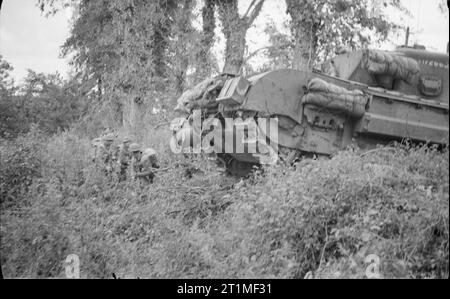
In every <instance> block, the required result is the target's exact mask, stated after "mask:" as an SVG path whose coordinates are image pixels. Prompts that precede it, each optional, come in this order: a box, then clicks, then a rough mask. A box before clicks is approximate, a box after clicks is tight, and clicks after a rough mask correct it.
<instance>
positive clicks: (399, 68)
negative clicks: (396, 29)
mask: <svg viewBox="0 0 450 299" xmlns="http://www.w3.org/2000/svg"><path fill="white" fill-rule="evenodd" d="M361 65H362V67H363V68H365V69H366V70H367V71H368V72H369V73H371V74H373V75H389V76H393V77H394V78H396V79H401V80H403V81H405V82H407V83H409V84H415V83H416V82H417V80H418V78H419V73H420V67H419V64H418V63H417V61H416V60H414V59H412V58H409V57H404V56H401V55H397V54H392V53H388V52H383V51H376V50H365V51H364V53H363V57H362V63H361Z"/></svg>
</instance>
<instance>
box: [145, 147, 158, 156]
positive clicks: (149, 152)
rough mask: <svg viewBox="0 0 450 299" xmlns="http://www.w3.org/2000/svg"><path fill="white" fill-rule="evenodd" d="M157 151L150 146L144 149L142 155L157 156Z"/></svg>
mask: <svg viewBox="0 0 450 299" xmlns="http://www.w3.org/2000/svg"><path fill="white" fill-rule="evenodd" d="M156 154H157V153H156V151H155V150H154V149H152V148H150V147H148V148H146V149H144V150H143V151H142V157H156Z"/></svg>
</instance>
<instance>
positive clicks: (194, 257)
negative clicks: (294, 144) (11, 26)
mask: <svg viewBox="0 0 450 299" xmlns="http://www.w3.org/2000/svg"><path fill="white" fill-rule="evenodd" d="M165 134H167V133H165V131H164V130H160V131H153V132H152V136H153V137H152V138H151V139H148V140H146V144H147V145H151V146H154V147H156V148H158V149H159V150H160V153H161V156H160V159H161V165H162V167H163V168H166V167H169V169H167V170H164V171H161V172H160V173H158V176H157V179H156V181H155V183H154V184H153V185H149V186H147V187H145V188H141V187H139V186H137V185H136V182H135V181H133V180H127V181H125V182H120V183H119V182H118V181H117V178H115V177H105V174H104V173H103V172H102V171H100V170H99V168H98V167H96V165H92V163H91V160H90V156H89V151H90V145H89V142H90V141H89V139H87V138H85V137H81V136H79V135H78V134H77V133H76V132H75V131H67V132H64V133H61V134H59V135H56V136H54V137H51V138H50V139H43V138H42V136H41V135H40V134H39V133H38V132H30V133H29V134H28V135H26V136H21V137H19V138H18V139H17V140H15V141H14V142H13V143H11V142H6V143H3V144H2V145H1V152H2V159H1V165H0V166H1V169H3V170H6V171H2V174H1V177H0V186H1V192H2V194H1V197H2V202H1V205H2V212H1V219H2V220H1V221H2V230H1V236H2V242H1V252H2V255H1V258H2V261H1V262H2V266H3V271H4V274H5V275H6V276H7V277H49V276H52V277H55V276H56V277H63V275H64V268H63V265H64V264H63V261H64V259H65V257H66V256H67V255H68V254H70V253H76V254H78V255H79V256H80V260H81V273H82V276H83V277H90V278H93V277H105V278H107V277H112V276H111V275H112V273H115V274H116V275H117V276H119V277H151V278H157V277H166V278H168V277H170V278H175V277H183V278H186V277H190V278H202V277H203V278H206V277H208V278H211V277H216V278H217V277H238V278H243V277H277V278H279V277H290V278H298V277H304V276H305V275H306V273H308V272H310V271H311V272H312V274H313V275H314V277H331V278H333V277H337V278H340V277H347V278H348V277H353V278H364V277H365V269H366V268H367V266H368V265H367V264H365V262H364V261H365V258H366V256H368V255H369V254H376V255H378V256H379V257H380V261H381V265H380V273H381V274H382V276H383V277H396V278H399V277H448V271H449V269H448V258H449V256H448V252H449V247H448V246H449V243H448V240H449V225H448V224H449V206H448V205H449V174H448V169H449V156H448V150H447V149H446V150H443V151H438V150H436V149H435V148H427V147H411V146H407V145H403V146H401V145H394V146H392V147H380V148H378V149H376V150H373V151H371V152H367V153H361V152H359V151H358V150H356V149H353V150H348V151H343V152H341V153H339V154H337V155H336V156H334V157H332V158H331V159H329V160H328V159H326V160H304V161H302V162H300V164H299V165H297V167H296V168H292V169H285V168H270V169H265V170H264V173H261V172H259V173H255V174H254V176H253V177H251V178H250V179H247V180H241V181H237V180H236V179H232V178H228V177H224V176H223V175H222V174H220V173H217V172H216V171H215V168H214V167H213V166H212V165H209V164H208V162H205V161H207V160H206V159H202V158H201V157H192V158H191V159H185V158H182V157H179V156H177V155H173V154H171V153H170V151H167V150H164V149H165V148H166V146H167V144H165V143H164V142H160V141H163V140H166V136H164V135H165ZM194 165H195V166H194ZM187 169H189V170H190V173H191V176H189V175H187V173H186V170H187Z"/></svg>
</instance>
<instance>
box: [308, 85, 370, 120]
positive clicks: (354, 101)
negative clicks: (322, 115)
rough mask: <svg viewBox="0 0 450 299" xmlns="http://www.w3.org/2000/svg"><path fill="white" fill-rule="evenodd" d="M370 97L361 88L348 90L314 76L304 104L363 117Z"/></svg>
mask: <svg viewBox="0 0 450 299" xmlns="http://www.w3.org/2000/svg"><path fill="white" fill-rule="evenodd" d="M367 101H368V97H367V95H365V94H364V93H363V92H362V91H361V90H348V89H345V88H343V87H339V86H336V85H334V84H332V83H327V82H325V81H324V80H322V79H319V78H313V79H311V80H310V81H309V83H308V93H307V94H306V95H305V96H303V98H302V103H303V104H313V105H316V106H319V107H324V108H328V109H331V110H338V111H343V112H345V113H347V114H348V115H351V116H354V117H361V116H362V115H363V114H364V112H365V107H366V105H367Z"/></svg>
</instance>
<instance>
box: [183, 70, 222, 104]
mask: <svg viewBox="0 0 450 299" xmlns="http://www.w3.org/2000/svg"><path fill="white" fill-rule="evenodd" d="M224 82H225V79H224V78H223V77H221V76H217V77H214V78H208V79H205V80H203V81H202V82H200V83H198V84H197V85H196V86H194V87H193V88H191V89H188V90H186V91H185V92H183V94H182V95H181V96H180V97H179V98H178V99H177V106H176V107H175V111H179V112H186V113H190V112H191V111H192V110H194V109H202V108H211V107H215V106H217V105H218V103H216V101H215V97H213V96H210V95H211V93H212V92H213V91H215V90H220V89H221V88H222V87H223V84H224Z"/></svg>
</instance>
